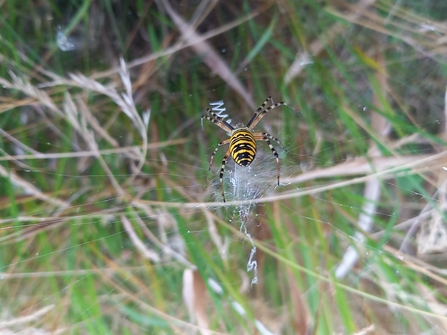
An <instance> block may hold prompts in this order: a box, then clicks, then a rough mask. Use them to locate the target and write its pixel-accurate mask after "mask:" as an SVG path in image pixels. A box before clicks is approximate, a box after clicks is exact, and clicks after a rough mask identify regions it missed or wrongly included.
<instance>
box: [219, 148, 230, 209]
mask: <svg viewBox="0 0 447 335" xmlns="http://www.w3.org/2000/svg"><path fill="white" fill-rule="evenodd" d="M229 156H230V149H228V150H227V152H226V153H225V156H224V158H223V159H222V166H221V168H220V175H219V178H220V189H221V190H222V199H223V202H225V192H224V188H223V175H224V172H225V164H226V163H227V160H228V157H229Z"/></svg>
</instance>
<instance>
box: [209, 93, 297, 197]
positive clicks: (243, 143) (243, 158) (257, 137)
mask: <svg viewBox="0 0 447 335" xmlns="http://www.w3.org/2000/svg"><path fill="white" fill-rule="evenodd" d="M269 101H270V103H271V106H268V107H267V108H266V107H265V106H266V104H267V102H269ZM280 106H288V107H290V108H292V109H294V110H295V108H293V107H291V106H289V105H288V104H286V103H285V102H278V103H276V104H275V103H274V102H273V99H272V97H268V98H267V99H266V100H265V101H264V103H263V104H262V105H261V106H259V108H258V109H257V110H256V112H255V113H254V114H253V116H252V117H251V119H250V121H248V123H247V124H246V125H245V127H238V128H234V127H233V126H232V125H231V124H229V123H228V122H227V121H225V120H224V119H225V118H224V117H220V116H218V115H217V114H216V113H214V112H213V111H212V110H211V109H209V108H207V112H208V114H209V116H207V115H204V116H202V120H203V119H205V120H208V121H211V122H213V123H214V124H215V125H216V126H218V127H220V128H221V129H223V130H225V131H226V132H227V134H228V136H230V138H228V139H226V140H224V141H222V142H220V143H219V144H218V145H217V146H216V148H215V149H214V152H213V154H212V155H211V159H210V166H209V170H211V166H212V164H213V159H214V156H215V155H216V153H217V150H218V149H219V148H220V147H221V146H222V145H225V144H229V145H230V146H229V148H228V150H227V152H226V153H225V156H224V158H223V160H222V166H221V168H220V175H219V178H220V188H221V190H222V198H223V202H225V193H224V189H223V181H222V180H223V175H224V172H225V164H226V163H227V160H228V157H229V156H230V155H231V157H232V158H233V160H234V161H235V162H236V164H238V165H240V166H249V165H250V164H251V163H252V162H253V161H254V159H255V157H256V141H264V142H267V144H268V146H269V148H270V150H272V153H273V155H274V156H275V157H276V165H277V168H278V185H279V175H280V165H279V157H278V153H277V152H276V150H275V148H274V147H273V145H272V144H271V143H270V140H272V141H275V142H276V143H278V144H279V145H280V146H281V148H283V149H284V150H286V149H285V148H284V146H283V145H282V144H281V142H279V140H278V139H277V138H276V137H273V136H272V135H270V134H268V133H260V132H253V129H254V128H255V127H256V125H257V124H258V123H259V121H261V120H262V118H263V117H264V116H265V115H266V114H267V113H268V112H270V111H271V110H272V109H275V108H276V107H280Z"/></svg>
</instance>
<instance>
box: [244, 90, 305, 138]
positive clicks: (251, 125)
mask: <svg viewBox="0 0 447 335" xmlns="http://www.w3.org/2000/svg"><path fill="white" fill-rule="evenodd" d="M267 100H271V101H272V105H271V106H269V107H267V108H263V109H262V110H259V108H258V110H256V112H255V113H254V114H253V116H252V117H251V120H250V121H249V122H248V123H247V128H248V129H250V130H253V129H254V128H255V127H256V125H257V124H258V123H259V121H261V120H262V118H263V117H264V116H265V115H266V114H267V113H268V112H270V111H271V110H272V109H275V108H277V107H281V106H287V107H290V108H292V109H293V110H294V111H297V110H296V109H295V108H293V107H292V106H290V105H288V104H286V103H285V102H282V101H281V102H277V103H276V104H273V99H272V97H268V98H267ZM262 106H265V103H264V104H262V105H261V107H262Z"/></svg>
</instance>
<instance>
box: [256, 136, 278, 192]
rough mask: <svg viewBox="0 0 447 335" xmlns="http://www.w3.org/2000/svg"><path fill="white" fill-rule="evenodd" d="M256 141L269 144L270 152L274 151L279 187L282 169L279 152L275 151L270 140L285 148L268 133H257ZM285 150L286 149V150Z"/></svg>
mask: <svg viewBox="0 0 447 335" xmlns="http://www.w3.org/2000/svg"><path fill="white" fill-rule="evenodd" d="M254 135H255V139H256V140H257V141H264V142H266V143H267V144H268V146H269V148H270V150H272V153H273V155H274V156H275V158H276V166H277V168H278V186H279V175H280V171H281V167H280V163H279V156H278V152H277V151H276V150H275V148H274V147H273V145H272V143H270V140H269V139H272V140H273V141H275V142H277V143H278V144H279V145H280V146H281V147H282V148H284V147H283V146H282V144H281V143H280V142H279V140H278V139H276V138H275V137H273V136H272V135H270V134H267V133H255V134H254ZM284 150H285V149H284Z"/></svg>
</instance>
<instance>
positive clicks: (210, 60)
mask: <svg viewBox="0 0 447 335" xmlns="http://www.w3.org/2000/svg"><path fill="white" fill-rule="evenodd" d="M163 6H164V8H165V9H166V11H167V13H168V14H169V16H170V17H171V19H172V20H173V21H174V23H175V24H176V25H177V27H178V29H179V31H180V33H181V34H182V36H183V38H184V39H185V40H186V42H187V43H188V44H190V45H191V47H192V48H193V49H194V50H195V52H196V53H197V54H198V55H199V56H201V57H203V62H204V63H205V64H206V65H208V67H209V68H210V69H211V70H212V71H213V72H215V73H217V74H218V75H219V76H220V77H221V78H222V79H223V80H224V81H225V82H227V84H228V85H229V86H230V87H231V88H232V89H233V90H235V91H236V92H237V93H238V94H239V95H240V96H241V97H242V98H243V99H244V100H245V102H246V103H247V104H248V105H249V106H250V107H252V108H255V107H256V106H255V103H254V101H253V99H252V97H251V94H250V93H249V92H248V91H247V89H246V88H245V87H244V86H243V85H242V83H241V82H240V81H239V79H238V78H236V77H235V76H234V74H233V73H232V72H231V70H230V68H229V67H228V65H227V64H226V63H225V62H224V60H223V59H222V58H221V57H220V56H219V55H218V54H217V52H216V51H215V50H214V49H213V48H212V47H211V46H210V45H209V44H208V43H207V42H206V41H204V40H203V39H202V38H201V37H200V35H199V34H197V32H196V31H195V29H194V28H193V27H192V26H190V25H189V24H188V23H187V22H185V21H184V20H183V19H182V18H181V17H180V16H179V15H178V14H177V13H176V12H175V11H174V9H173V8H172V7H171V5H170V4H169V2H168V1H164V2H163Z"/></svg>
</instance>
